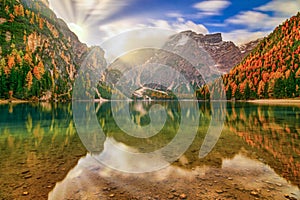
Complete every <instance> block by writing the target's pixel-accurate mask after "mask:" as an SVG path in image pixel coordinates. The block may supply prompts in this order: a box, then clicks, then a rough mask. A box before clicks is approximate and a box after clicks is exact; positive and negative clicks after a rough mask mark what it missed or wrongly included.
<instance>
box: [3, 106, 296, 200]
mask: <svg viewBox="0 0 300 200" xmlns="http://www.w3.org/2000/svg"><path fill="white" fill-rule="evenodd" d="M77 106H78V107H77V108H76V107H74V105H73V106H72V104H67V103H66V104H51V103H39V104H29V103H28V104H2V105H0V112H1V115H0V149H1V154H0V199H299V198H300V189H299V188H300V170H299V169H300V105H299V104H298V105H296V104H295V105H281V106H271V105H258V104H252V103H242V102H239V103H237V102H236V103H234V102H223V103H217V102H214V103H207V102H206V103H205V102H199V103H198V102H188V101H187V102H178V101H165V102H163V101H158V102H142V101H137V102H107V103H101V104H100V103H95V104H91V103H78V105H77ZM94 114H95V115H94ZM95 120H96V122H97V123H95ZM99 131H100V132H101V133H99ZM102 132H103V135H102ZM152 152H155V153H153V154H152Z"/></svg>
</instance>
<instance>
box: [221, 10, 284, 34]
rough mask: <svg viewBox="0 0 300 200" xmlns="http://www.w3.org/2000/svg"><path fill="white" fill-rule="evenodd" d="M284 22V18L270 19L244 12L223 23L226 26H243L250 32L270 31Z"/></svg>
mask: <svg viewBox="0 0 300 200" xmlns="http://www.w3.org/2000/svg"><path fill="white" fill-rule="evenodd" d="M284 20H285V17H271V16H269V15H267V14H264V13H261V12H257V11H246V12H241V13H239V14H237V15H236V16H234V17H231V18H229V19H227V20H225V22H226V23H227V24H235V25H243V26H246V27H247V28H248V29H251V30H257V29H263V30H272V29H274V28H275V27H276V26H278V25H279V24H281V23H282V22H283V21H284Z"/></svg>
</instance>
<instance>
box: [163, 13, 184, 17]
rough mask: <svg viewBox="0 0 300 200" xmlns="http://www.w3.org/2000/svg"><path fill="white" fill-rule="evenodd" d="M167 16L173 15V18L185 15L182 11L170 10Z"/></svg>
mask: <svg viewBox="0 0 300 200" xmlns="http://www.w3.org/2000/svg"><path fill="white" fill-rule="evenodd" d="M166 16H167V17H171V18H180V17H183V15H182V14H181V13H180V12H168V13H166Z"/></svg>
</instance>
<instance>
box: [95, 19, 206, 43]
mask: <svg viewBox="0 0 300 200" xmlns="http://www.w3.org/2000/svg"><path fill="white" fill-rule="evenodd" d="M138 19H140V18H139V17H135V18H126V19H122V20H118V21H114V22H110V23H108V24H102V25H100V26H99V31H100V33H101V34H102V36H103V38H104V39H108V38H110V37H112V36H115V35H118V34H120V33H122V32H126V31H129V30H132V29H136V28H161V29H169V30H172V31H175V32H181V31H186V30H192V31H195V32H197V33H203V34H207V33H208V30H207V28H206V27H205V26H204V25H202V24H196V23H194V22H192V21H189V20H188V21H186V20H185V19H183V18H178V19H177V20H176V21H174V22H169V21H167V20H156V19H148V20H146V21H145V22H141V21H139V20H138Z"/></svg>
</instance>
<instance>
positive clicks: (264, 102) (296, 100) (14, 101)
mask: <svg viewBox="0 0 300 200" xmlns="http://www.w3.org/2000/svg"><path fill="white" fill-rule="evenodd" d="M109 101H110V100H108V99H95V100H94V102H95V103H102V102H109ZM153 101H154V102H155V101H156V100H153ZM159 101H165V100H159ZM166 101H168V100H166ZM185 101H186V100H185ZM192 101H197V100H192ZM43 102H46V103H57V101H32V100H21V99H12V100H9V99H0V105H1V104H19V103H43ZM69 102H72V101H69ZM198 102H206V101H201V100H198ZM224 102H246V103H254V104H262V105H298V104H299V106H300V98H294V99H255V100H238V101H233V100H226V101H224Z"/></svg>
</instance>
